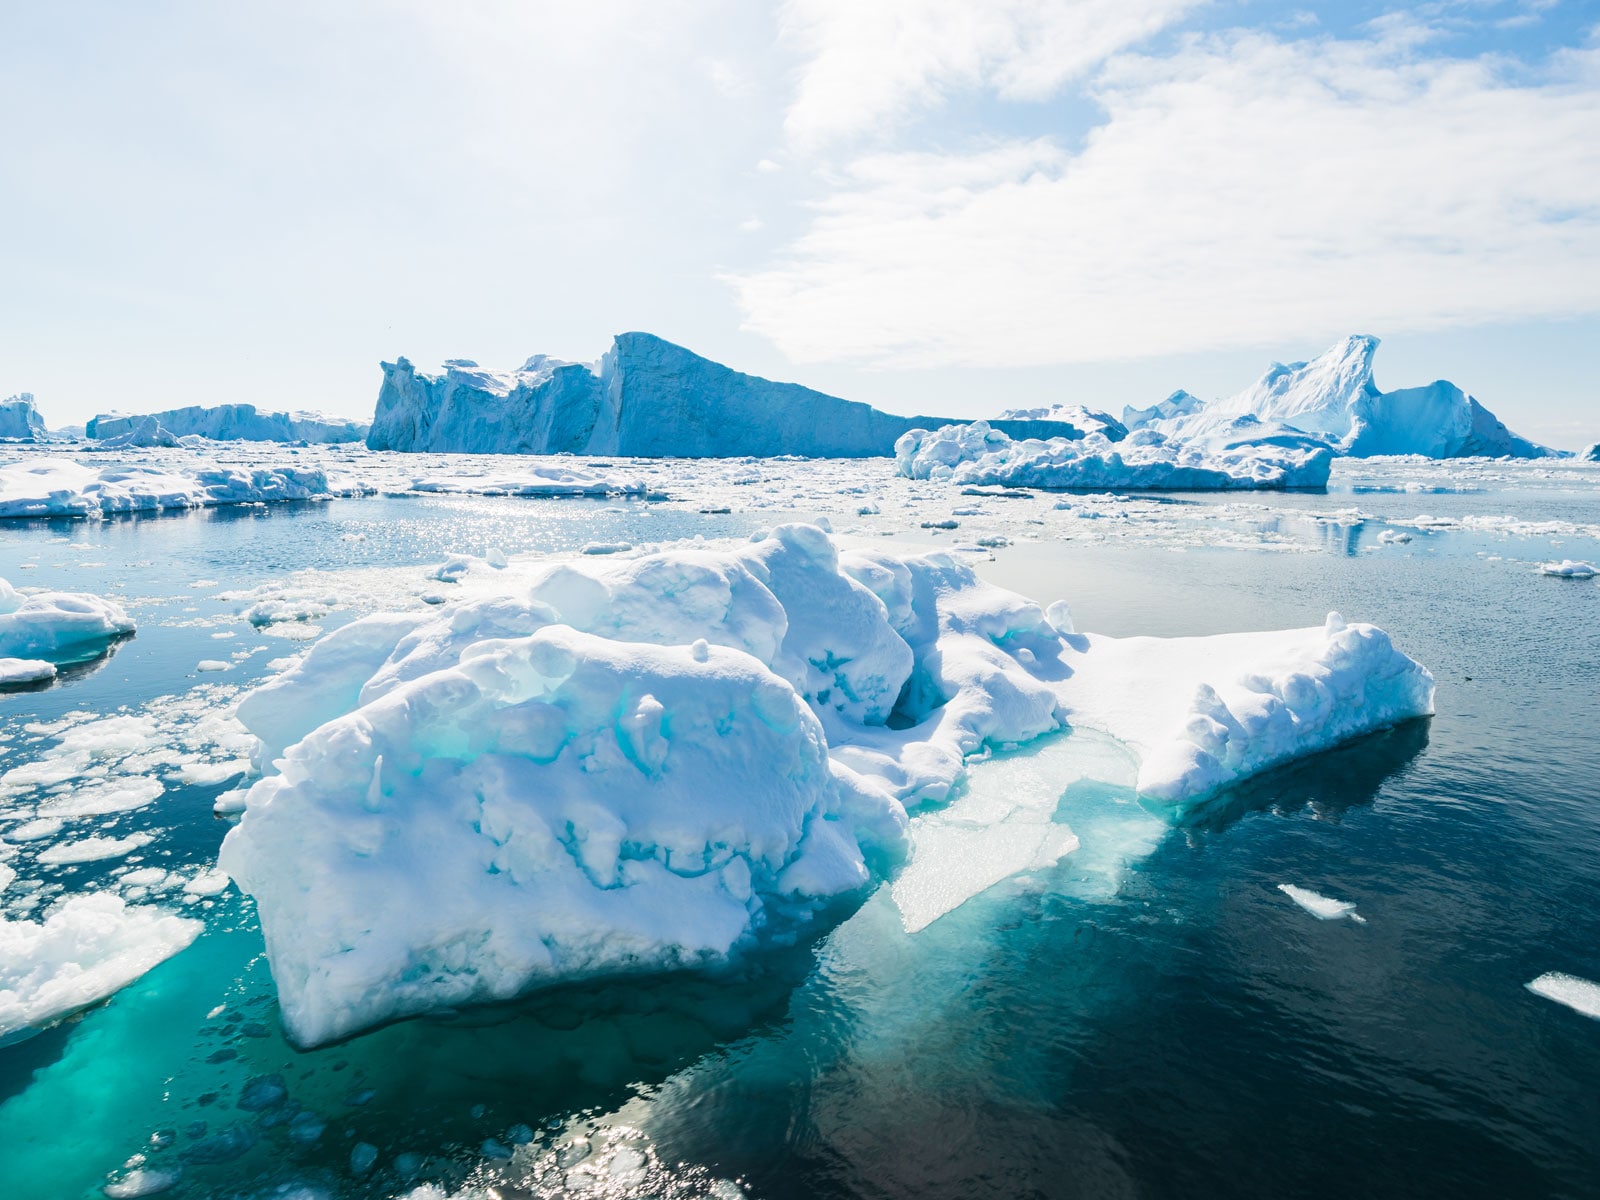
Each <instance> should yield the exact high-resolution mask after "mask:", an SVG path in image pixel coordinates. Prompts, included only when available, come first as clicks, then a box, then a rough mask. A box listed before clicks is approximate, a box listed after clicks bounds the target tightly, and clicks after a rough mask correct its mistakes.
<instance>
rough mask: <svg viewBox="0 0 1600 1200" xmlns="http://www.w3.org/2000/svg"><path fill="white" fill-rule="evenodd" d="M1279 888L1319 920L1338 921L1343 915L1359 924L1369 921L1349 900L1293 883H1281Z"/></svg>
mask: <svg viewBox="0 0 1600 1200" xmlns="http://www.w3.org/2000/svg"><path fill="white" fill-rule="evenodd" d="M1278 890H1279V891H1280V892H1282V893H1283V894H1284V895H1285V896H1288V897H1289V899H1291V900H1293V901H1294V902H1295V903H1296V904H1298V905H1299V906H1300V907H1301V908H1303V909H1305V910H1306V911H1307V912H1308V913H1310V914H1311V915H1312V916H1313V917H1316V918H1317V920H1319V921H1337V920H1339V919H1340V918H1341V917H1349V918H1350V919H1351V920H1352V921H1354V922H1355V923H1356V924H1358V925H1365V924H1366V923H1367V919H1366V918H1365V917H1363V916H1362V915H1361V914H1360V913H1358V912H1356V906H1355V905H1354V904H1353V903H1352V902H1351V901H1349V900H1335V899H1333V898H1332V897H1329V896H1323V895H1320V894H1318V893H1317V892H1313V891H1311V890H1310V889H1309V888H1303V887H1296V886H1295V885H1294V884H1292V883H1280V884H1279V885H1278Z"/></svg>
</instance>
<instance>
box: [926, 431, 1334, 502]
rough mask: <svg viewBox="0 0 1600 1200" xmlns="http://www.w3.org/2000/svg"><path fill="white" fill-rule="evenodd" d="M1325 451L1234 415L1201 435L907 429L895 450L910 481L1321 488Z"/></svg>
mask: <svg viewBox="0 0 1600 1200" xmlns="http://www.w3.org/2000/svg"><path fill="white" fill-rule="evenodd" d="M1332 462H1333V452H1332V451H1331V450H1329V449H1328V447H1327V446H1326V445H1325V444H1324V443H1323V442H1321V441H1320V440H1318V439H1316V438H1311V437H1307V436H1305V435H1303V434H1293V433H1285V432H1282V431H1272V430H1268V431H1264V430H1262V429H1261V427H1260V426H1259V425H1258V424H1257V423H1255V422H1251V421H1241V422H1238V423H1236V424H1234V425H1230V426H1229V427H1228V428H1227V429H1225V430H1214V431H1212V432H1211V434H1210V436H1208V437H1206V438H1199V437H1194V438H1186V439H1180V438H1176V437H1172V438H1169V437H1168V436H1166V435H1165V434H1162V433H1159V432H1157V431H1155V430H1151V429H1141V430H1137V431H1135V432H1134V433H1132V434H1130V435H1129V436H1128V437H1126V438H1124V439H1123V440H1122V441H1120V442H1112V441H1109V440H1108V439H1107V438H1105V437H1104V436H1102V435H1100V434H1090V435H1089V436H1088V437H1084V438H1079V439H1077V440H1070V439H1067V438H1050V439H1049V440H1048V441H1042V440H1040V439H1038V438H1025V439H1022V440H1013V439H1012V438H1010V437H1008V436H1007V435H1006V434H1004V433H1003V432H1001V431H1000V430H998V429H994V428H992V427H991V426H990V425H989V424H988V423H987V422H985V421H977V422H974V423H973V424H971V425H946V426H944V427H943V428H940V429H935V430H927V429H914V430H912V431H911V432H910V433H907V434H906V435H905V436H903V437H902V438H901V439H900V441H899V442H898V443H897V444H896V446H895V465H896V469H897V470H898V471H899V472H900V474H901V475H904V476H905V477H906V478H908V479H935V480H938V479H947V480H949V481H951V482H952V483H959V484H968V485H980V484H998V485H1001V486H1006V487H1042V488H1090V489H1095V490H1103V489H1133V488H1155V489H1174V490H1176V489H1190V490H1193V489H1208V490H1209V489H1247V488H1255V489H1266V488H1277V489H1282V488H1320V487H1326V486H1327V484H1328V472H1329V469H1330V467H1331V466H1332Z"/></svg>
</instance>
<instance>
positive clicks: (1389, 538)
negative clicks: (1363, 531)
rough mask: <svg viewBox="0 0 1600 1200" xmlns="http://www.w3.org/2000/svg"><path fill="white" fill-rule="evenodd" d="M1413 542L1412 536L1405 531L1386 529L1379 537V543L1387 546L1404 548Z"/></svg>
mask: <svg viewBox="0 0 1600 1200" xmlns="http://www.w3.org/2000/svg"><path fill="white" fill-rule="evenodd" d="M1410 540H1411V535H1410V534H1409V533H1407V532H1406V531H1405V530H1403V529H1385V530H1384V531H1383V532H1382V533H1380V534H1379V535H1378V541H1379V542H1380V543H1381V544H1383V545H1385V546H1391V545H1394V546H1403V545H1405V544H1406V543H1407V542H1409V541H1410Z"/></svg>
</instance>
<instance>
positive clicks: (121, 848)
mask: <svg viewBox="0 0 1600 1200" xmlns="http://www.w3.org/2000/svg"><path fill="white" fill-rule="evenodd" d="M150 841H151V835H150V834H148V833H130V834H129V835H128V836H127V837H125V838H104V837H86V838H78V839H76V840H75V841H70V842H57V843H56V844H55V845H54V846H49V847H46V848H45V849H44V850H41V851H40V852H39V859H38V861H39V862H42V863H44V864H45V865H47V866H52V867H58V866H64V865H67V864H69V863H86V862H101V861H104V860H105V859H108V858H121V857H122V856H123V855H125V854H132V853H133V852H134V851H135V850H137V849H138V848H139V847H140V846H147V845H149V844H150Z"/></svg>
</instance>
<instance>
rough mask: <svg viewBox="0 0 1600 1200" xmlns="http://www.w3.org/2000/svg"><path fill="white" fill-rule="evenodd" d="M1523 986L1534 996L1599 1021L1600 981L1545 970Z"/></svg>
mask: <svg viewBox="0 0 1600 1200" xmlns="http://www.w3.org/2000/svg"><path fill="white" fill-rule="evenodd" d="M1524 986H1525V987H1526V988H1527V989H1528V990H1529V991H1530V992H1532V993H1533V994H1534V995H1535V996H1543V997H1544V998H1545V999H1546V1000H1554V1001H1555V1002H1556V1003H1557V1004H1565V1005H1566V1006H1567V1007H1568V1008H1570V1009H1571V1010H1572V1011H1573V1012H1576V1013H1582V1014H1583V1015H1584V1016H1586V1017H1593V1018H1594V1019H1595V1020H1597V1021H1600V983H1590V982H1589V981H1588V980H1587V979H1579V978H1578V977H1577V976H1576V975H1567V974H1564V973H1563V972H1561V971H1546V972H1545V973H1544V974H1543V975H1541V976H1539V978H1537V979H1535V980H1534V981H1533V982H1532V983H1529V984H1525V985H1524Z"/></svg>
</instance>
